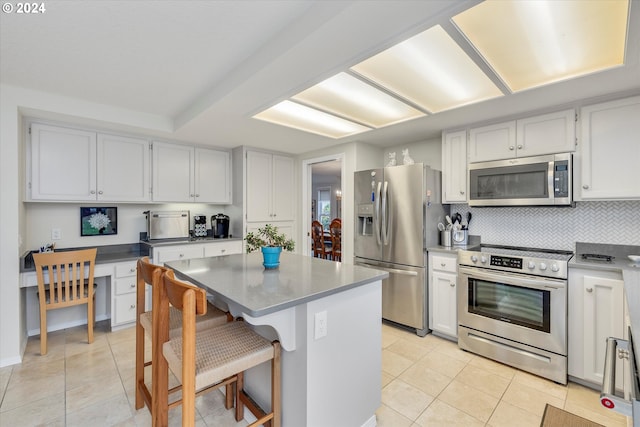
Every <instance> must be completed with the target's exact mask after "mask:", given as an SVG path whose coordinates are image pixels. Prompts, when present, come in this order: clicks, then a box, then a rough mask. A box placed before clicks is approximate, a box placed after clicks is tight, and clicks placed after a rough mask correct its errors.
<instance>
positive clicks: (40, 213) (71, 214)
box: [23, 202, 239, 250]
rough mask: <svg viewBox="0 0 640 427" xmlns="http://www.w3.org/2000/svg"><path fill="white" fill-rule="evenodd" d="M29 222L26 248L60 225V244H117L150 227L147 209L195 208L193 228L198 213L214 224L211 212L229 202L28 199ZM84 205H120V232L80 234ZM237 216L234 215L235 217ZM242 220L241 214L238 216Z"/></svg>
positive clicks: (45, 240) (136, 238) (40, 243)
mask: <svg viewBox="0 0 640 427" xmlns="http://www.w3.org/2000/svg"><path fill="white" fill-rule="evenodd" d="M25 205H26V210H25V222H26V224H27V227H26V231H25V233H26V235H25V236H23V240H24V247H25V248H26V250H32V249H37V248H39V247H41V246H43V245H45V244H47V243H52V242H54V241H52V240H51V229H52V228H59V229H60V231H61V232H62V238H61V239H60V240H55V243H56V246H57V247H59V248H73V247H83V246H93V245H117V244H124V243H137V242H138V241H139V240H140V232H144V231H146V230H147V225H146V218H145V215H144V214H143V212H144V211H147V210H152V211H163V210H187V211H190V212H191V225H190V228H193V216H194V215H201V214H202V215H206V216H207V228H211V216H212V215H215V214H217V213H226V212H225V208H226V206H217V205H207V204H200V203H198V204H194V203H183V204H112V205H106V204H95V203H94V204H92V203H87V202H85V203H78V204H76V203H26V204H25ZM81 206H117V207H118V234H116V235H112V236H86V237H82V236H80V207H81ZM233 220H234V218H231V221H233ZM238 220H239V218H238Z"/></svg>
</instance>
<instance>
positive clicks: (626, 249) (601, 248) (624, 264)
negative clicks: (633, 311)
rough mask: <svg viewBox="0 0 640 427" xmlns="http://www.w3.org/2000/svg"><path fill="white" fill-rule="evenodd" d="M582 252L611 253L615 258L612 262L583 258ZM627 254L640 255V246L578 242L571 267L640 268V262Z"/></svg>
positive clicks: (602, 268)
mask: <svg viewBox="0 0 640 427" xmlns="http://www.w3.org/2000/svg"><path fill="white" fill-rule="evenodd" d="M582 254H600V255H610V256H613V257H614V258H613V260H611V261H610V262H609V261H593V260H585V259H583V258H582ZM627 255H640V246H631V245H613V244H600V243H583V242H577V243H576V251H575V255H574V257H573V258H571V260H570V261H569V268H588V269H591V270H601V271H625V270H631V271H635V270H640V263H633V262H631V260H630V259H629V258H628V257H627ZM639 308H640V306H639Z"/></svg>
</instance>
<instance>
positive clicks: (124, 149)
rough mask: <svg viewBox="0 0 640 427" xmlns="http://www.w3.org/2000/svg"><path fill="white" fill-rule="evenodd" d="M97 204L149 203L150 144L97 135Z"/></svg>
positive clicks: (131, 139)
mask: <svg viewBox="0 0 640 427" xmlns="http://www.w3.org/2000/svg"><path fill="white" fill-rule="evenodd" d="M97 166H98V168H97V169H98V171H97V179H98V200H102V201H114V202H147V201H149V199H150V197H149V191H150V183H149V181H150V176H149V141H147V140H144V139H138V138H128V137H123V136H114V135H103V134H99V135H98V156H97Z"/></svg>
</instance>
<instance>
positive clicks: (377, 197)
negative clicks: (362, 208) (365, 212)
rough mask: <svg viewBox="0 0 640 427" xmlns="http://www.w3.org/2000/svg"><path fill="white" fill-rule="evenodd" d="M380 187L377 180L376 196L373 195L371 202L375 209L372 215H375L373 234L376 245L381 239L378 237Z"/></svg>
mask: <svg viewBox="0 0 640 427" xmlns="http://www.w3.org/2000/svg"><path fill="white" fill-rule="evenodd" d="M381 188H382V183H381V182H379V183H378V187H377V189H376V196H375V200H374V202H373V208H374V210H375V212H374V216H375V221H374V222H373V223H374V226H375V230H374V232H375V235H376V241H377V242H378V246H380V245H382V240H381V238H380V233H381V226H380V198H381V197H380V189H381Z"/></svg>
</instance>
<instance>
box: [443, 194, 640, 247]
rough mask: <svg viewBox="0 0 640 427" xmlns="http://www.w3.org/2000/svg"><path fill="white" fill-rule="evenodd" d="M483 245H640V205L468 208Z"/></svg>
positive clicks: (472, 226) (464, 208) (456, 207)
mask: <svg viewBox="0 0 640 427" xmlns="http://www.w3.org/2000/svg"><path fill="white" fill-rule="evenodd" d="M451 212H460V213H461V214H462V217H463V218H464V217H465V213H466V212H471V214H472V216H473V217H472V219H471V223H470V226H469V233H470V234H474V235H480V236H481V239H482V242H483V243H492V244H499V245H514V246H526V247H535V248H549V249H563V250H574V249H575V242H590V243H610V244H616V245H640V201H638V200H634V201H603V202H577V203H576V207H575V208H544V207H518V208H469V206H467V205H451Z"/></svg>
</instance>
